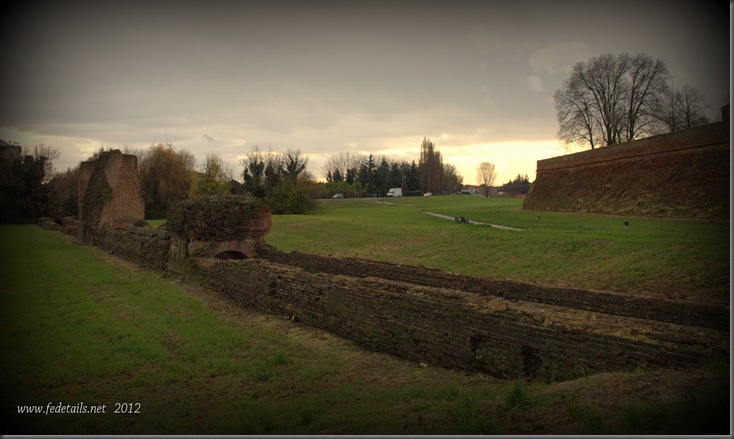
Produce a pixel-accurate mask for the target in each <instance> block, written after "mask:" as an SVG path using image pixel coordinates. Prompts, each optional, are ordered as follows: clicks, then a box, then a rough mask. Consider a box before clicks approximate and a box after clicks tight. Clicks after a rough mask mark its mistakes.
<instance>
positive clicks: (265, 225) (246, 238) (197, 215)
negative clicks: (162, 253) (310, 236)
mask: <svg viewBox="0 0 734 439" xmlns="http://www.w3.org/2000/svg"><path fill="white" fill-rule="evenodd" d="M167 216H168V218H167V222H166V228H167V229H168V231H169V232H170V234H171V244H170V248H169V259H168V269H169V270H173V271H177V272H184V271H185V267H186V265H185V263H186V259H188V258H191V257H219V258H227V259H244V258H253V257H255V256H256V254H257V247H258V246H259V245H261V244H263V243H264V242H265V235H266V234H267V233H268V231H269V230H270V225H271V219H270V206H268V204H267V203H266V202H265V201H263V200H261V199H259V198H255V197H250V196H244V195H227V196H208V197H201V198H196V199H192V200H185V201H181V202H179V203H176V204H175V205H173V206H172V207H171V209H170V210H169V211H168V215H167Z"/></svg>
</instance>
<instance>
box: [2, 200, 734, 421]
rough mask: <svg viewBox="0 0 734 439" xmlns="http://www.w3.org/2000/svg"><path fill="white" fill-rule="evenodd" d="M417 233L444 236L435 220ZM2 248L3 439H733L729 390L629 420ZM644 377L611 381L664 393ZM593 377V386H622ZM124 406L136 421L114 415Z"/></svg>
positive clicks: (119, 271)
mask: <svg viewBox="0 0 734 439" xmlns="http://www.w3.org/2000/svg"><path fill="white" fill-rule="evenodd" d="M373 208H375V206H373V205H365V204H357V205H355V210H356V209H373ZM389 208H393V209H398V208H399V207H396V206H390V207H389ZM378 209H381V208H378ZM366 211H367V210H365V212H366ZM325 212H327V211H325ZM335 212H339V211H338V210H337V211H335ZM385 212H389V211H388V210H386V211H385ZM321 215H322V216H318V215H317V216H313V217H306V218H305V220H304V221H302V222H303V223H305V224H308V223H309V221H311V220H313V219H318V218H321V219H322V220H323V219H324V215H325V213H322V214H321ZM337 216H338V215H337ZM347 217H349V215H347ZM296 219H297V218H295V217H287V218H286V217H283V218H278V219H277V220H276V222H280V221H281V220H287V221H292V220H296ZM414 220H415V221H416V223H417V224H423V226H422V227H426V229H430V222H431V221H432V220H430V218H427V217H425V218H424V216H421V215H417V216H415V219H414ZM335 221H336V222H338V220H337V219H335ZM444 226H446V227H449V228H450V227H453V226H454V224H451V223H448V222H447V224H445V225H444V224H441V226H440V227H444ZM457 227H458V226H457ZM434 228H435V225H434ZM457 230H459V229H457ZM466 230H468V229H466ZM477 230H479V229H477ZM0 243H1V244H2V246H1V249H2V252H1V253H0V278H1V279H2V280H3V283H2V290H1V291H2V294H1V295H0V321H1V322H2V355H0V369H1V370H2V371H3V374H2V380H1V384H0V413H1V414H2V418H3V423H4V425H3V427H4V429H3V433H4V434H21V433H25V434H71V435H79V434H125V435H134V434H176V435H181V434H365V433H367V434H479V433H484V434H492V433H512V432H517V431H526V430H527V429H530V431H534V430H533V429H535V428H539V427H536V425H541V426H542V425H550V426H551V428H555V430H553V431H555V432H561V433H573V432H576V433H583V432H598V431H602V432H605V431H606V432H616V433H625V432H639V431H643V432H647V433H656V432H657V433H660V432H663V433H664V432H671V431H672V432H682V433H697V432H708V431H714V432H718V431H721V425H722V424H721V422H722V419H724V420H725V419H727V416H728V410H726V408H727V406H726V404H725V403H722V401H724V402H725V401H726V399H727V398H728V385H727V386H717V387H716V388H715V389H718V391H715V392H713V393H711V392H709V391H708V390H705V391H704V390H701V389H706V388H705V387H703V386H699V385H696V386H695V387H693V390H690V391H687V392H689V393H690V395H692V396H685V397H684V395H689V393H685V394H681V393H680V392H681V390H677V391H675V392H674V393H673V394H680V395H681V396H679V397H678V398H679V399H677V400H675V399H674V400H673V401H672V402H665V403H656V402H654V401H655V400H654V399H653V400H650V401H648V402H647V403H645V404H644V405H640V404H639V401H637V399H636V394H637V392H638V391H639V390H637V389H636V388H635V390H633V392H634V393H632V395H631V401H637V403H635V404H632V405H624V407H625V410H626V411H625V412H624V413H622V414H623V415H624V416H622V414H620V413H621V412H618V411H617V410H607V411H600V410H599V409H598V406H595V405H594V404H592V403H591V402H588V401H586V400H585V399H584V397H583V393H580V392H579V390H574V391H573V392H569V391H568V390H565V387H560V388H559V389H558V390H557V391H555V390H554V389H553V387H552V386H553V385H547V384H526V383H522V382H520V381H518V382H506V381H500V380H495V379H492V378H488V377H485V376H482V375H479V374H465V373H461V372H457V371H450V370H445V369H439V368H434V367H422V366H421V365H417V364H414V363H411V362H406V361H401V360H398V359H396V358H394V357H390V356H387V355H382V354H377V353H370V352H365V351H362V350H360V349H358V348H357V347H356V346H355V345H354V344H352V343H349V342H347V341H344V340H342V339H339V338H337V337H334V336H331V335H330V334H328V333H325V332H323V331H317V330H313V329H310V328H307V327H302V326H300V325H297V324H294V323H291V322H290V321H287V320H283V319H281V318H278V317H268V316H265V315H263V314H259V313H255V312H251V311H246V310H239V309H238V308H236V307H234V306H232V305H231V304H230V303H229V302H227V301H224V300H222V299H221V298H219V297H218V296H217V295H216V294H215V293H213V292H207V291H205V290H202V289H200V288H195V287H193V286H189V285H186V284H183V283H181V281H180V280H177V279H176V278H173V277H171V276H170V275H169V274H167V273H164V272H161V271H152V270H143V269H140V268H138V267H136V266H133V265H132V264H128V263H123V262H121V261H120V260H118V259H116V258H114V257H113V256H109V255H107V254H106V253H105V252H104V251H102V250H101V249H99V248H96V247H90V246H84V245H80V244H76V243H74V242H73V241H72V240H71V239H70V238H68V237H66V236H64V235H62V234H60V233H55V232H50V231H45V230H41V229H39V228H37V227H36V226H2V227H0ZM721 369H724V370H725V369H726V366H724V367H723V368H721ZM643 373H644V374H645V375H640V374H643ZM696 373H697V374H699V375H700V376H702V377H707V376H709V375H707V374H708V372H704V371H701V372H696ZM719 373H721V372H719ZM640 374H637V375H635V374H623V375H617V376H614V375H613V376H612V378H613V377H616V378H614V379H615V380H620V379H621V380H622V382H630V383H637V382H650V383H651V384H650V386H657V385H660V384H655V383H656V382H655V381H650V380H651V378H650V377H652V376H654V375H649V374H648V373H647V372H640ZM701 374H703V375H701ZM721 376H723V377H724V378H726V377H728V371H726V373H724V374H723V375H721ZM645 377H647V378H645ZM594 378H595V380H596V381H591V380H590V381H589V382H588V383H589V384H588V385H587V386H594V387H596V386H599V385H604V383H605V382H607V381H609V380H610V379H612V378H608V377H604V376H599V377H598V378H597V377H594ZM707 379H708V381H707V382H709V383H710V382H711V379H710V378H707ZM713 379H714V381H713V382H714V383H718V382H719V380H721V379H722V378H720V377H719V375H716V376H715V377H714V378H713ZM657 380H658V381H657V382H661V383H663V385H670V384H676V385H677V384H679V383H682V382H683V381H682V380H679V379H670V378H666V376H662V377H659V378H657ZM615 383H616V381H615ZM579 384H580V385H581V389H583V388H584V387H583V386H584V385H585V384H584V383H583V382H580V383H579ZM606 385H607V386H609V387H611V390H610V391H615V390H616V389H618V388H619V387H620V386H618V385H617V384H614V385H613V386H612V385H610V384H609V383H607V384H606ZM547 390H552V392H550V393H549V392H547ZM589 392H590V394H591V395H593V394H594V392H593V391H591V390H590V391H589ZM691 392H692V393H691ZM701 392H704V393H701ZM711 395H713V396H711ZM607 398H609V394H608V393H606V392H605V393H604V399H605V400H606V399H607ZM691 398H693V399H691ZM615 400H617V401H625V399H623V398H616V399H615ZM117 403H120V404H122V403H128V404H130V405H128V406H127V407H128V408H130V407H132V408H133V409H134V410H135V411H137V412H138V413H132V414H131V413H125V414H123V413H114V410H115V408H116V404H117ZM102 405H104V406H105V409H106V411H105V413H96V414H91V413H87V414H82V413H51V414H27V413H22V414H21V413H18V410H19V406H38V407H40V408H41V410H44V409H45V408H46V407H48V406H53V407H58V406H64V407H65V406H70V407H82V406H83V407H87V408H89V407H90V406H102ZM559 406H560V412H559V411H558V410H559V409H558V407H559ZM594 407H597V408H594ZM722 410H723V413H724V414H723V415H722V413H721V412H722ZM681 412H683V413H685V414H687V415H690V414H691V413H693V415H692V416H681V415H680V413H681ZM517 416H521V417H525V418H526V419H532V423H530V422H527V423H526V422H523V423H518V422H517V421H516V417H517ZM559 416H560V417H561V420H560V421H559ZM671 416H672V417H674V418H675V420H676V421H678V423H676V424H671V419H672V418H671ZM610 417H611V418H610ZM712 419H713V420H714V421H715V422H713V423H712ZM681 420H683V421H684V422H683V424H680V421H681ZM556 424H557V425H556ZM553 425H555V427H553ZM671 425H675V427H674V428H672V429H671V427H670V426H671Z"/></svg>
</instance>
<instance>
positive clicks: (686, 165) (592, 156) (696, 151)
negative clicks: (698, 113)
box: [523, 121, 731, 220]
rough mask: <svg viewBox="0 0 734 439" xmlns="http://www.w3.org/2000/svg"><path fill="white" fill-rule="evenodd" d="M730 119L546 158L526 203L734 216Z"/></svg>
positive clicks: (640, 213) (550, 207)
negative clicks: (732, 213) (733, 209)
mask: <svg viewBox="0 0 734 439" xmlns="http://www.w3.org/2000/svg"><path fill="white" fill-rule="evenodd" d="M730 151H731V146H730V134H729V123H728V121H725V122H718V123H713V124H709V125H705V126H701V127H697V128H691V129H688V130H684V131H679V132H676V133H671V134H666V135H660V136H653V137H649V138H646V139H641V140H636V141H633V142H627V143H622V144H618V145H610V146H606V147H603V148H598V149H595V150H590V151H583V152H579V153H575V154H569V155H565V156H562V157H555V158H551V159H546V160H539V161H538V164H537V171H536V179H535V181H534V182H533V184H532V185H531V188H530V191H529V192H528V194H527V196H526V197H525V200H524V202H523V209H528V210H542V211H562V212H588V213H602V214H611V215H633V216H656V217H682V218H683V217H684V218H707V219H719V220H728V219H729V208H730V200H729V195H730V194H729V184H730V171H731V170H730Z"/></svg>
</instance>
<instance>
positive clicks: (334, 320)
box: [39, 160, 729, 380]
mask: <svg viewBox="0 0 734 439" xmlns="http://www.w3.org/2000/svg"><path fill="white" fill-rule="evenodd" d="M110 163H112V160H101V161H99V162H98V165H97V166H112V165H110ZM92 175H109V174H107V173H105V172H101V171H100V170H95V171H94V172H93V173H92ZM105 181H106V182H107V183H108V184H109V183H110V180H109V179H107V180H105ZM88 184H90V185H91V184H100V183H93V182H92V179H90V182H89V183H88ZM101 186H104V185H101ZM130 187H135V186H134V185H131V186H130ZM113 193H114V192H113ZM85 194H92V195H85V197H84V200H83V202H84V203H85V204H86V207H85V209H84V210H82V213H83V216H82V218H81V219H80V220H77V219H72V218H65V219H64V222H63V224H62V225H61V226H59V225H56V224H54V223H53V222H52V221H49V220H41V221H39V225H41V226H43V227H47V228H51V229H56V230H59V229H60V230H62V231H64V232H65V233H68V234H71V235H74V236H77V237H79V238H80V239H84V240H86V242H88V243H93V244H95V245H99V246H101V247H103V248H105V249H107V250H109V251H112V252H114V254H117V255H120V256H123V257H125V258H128V259H130V260H133V261H135V262H137V263H140V264H142V265H143V266H146V267H153V268H161V269H169V270H173V271H176V272H178V273H181V274H183V275H185V276H187V277H189V278H191V279H195V280H197V281H198V282H200V283H201V284H203V285H206V286H208V287H210V288H212V289H214V290H217V291H221V292H222V293H223V294H224V295H226V296H228V297H230V298H231V299H232V301H233V302H235V303H238V304H240V305H242V306H246V307H250V308H255V309H258V310H261V311H265V312H269V313H273V314H277V315H283V316H287V317H288V318H291V319H293V320H295V321H299V322H302V323H305V324H308V325H312V326H315V327H318V328H322V329H325V330H328V331H330V332H332V333H334V334H338V335H340V336H343V337H345V338H348V339H351V340H354V341H356V342H357V343H359V344H360V345H362V346H364V347H366V348H368V349H373V350H377V351H382V352H387V353H390V354H394V355H397V356H401V357H404V358H407V359H411V360H415V361H422V362H426V363H429V364H432V365H437V366H443V367H449V368H458V369H464V370H470V371H482V372H486V373H490V374H492V375H495V376H499V377H510V378H514V377H517V376H519V375H521V374H522V375H524V376H526V377H529V378H534V379H541V380H551V379H555V380H560V379H568V378H574V377H577V376H579V375H582V374H593V373H597V372H602V371H619V370H630V369H635V368H638V367H674V368H689V367H695V366H699V365H701V364H703V363H705V362H707V361H710V360H712V359H719V358H721V359H727V358H728V357H729V310H728V307H727V308H726V309H723V308H720V307H716V306H713V305H706V304H699V303H692V302H687V301H682V300H671V299H653V298H639V297H631V296H626V295H623V294H616V293H605V292H594V291H586V290H577V289H567V288H566V289H563V288H548V287H542V286H538V285H532V284H526V283H521V282H508V281H497V280H493V279H490V278H483V277H471V276H460V275H456V274H451V273H446V272H442V271H440V270H435V269H428V268H424V267H416V266H409V265H400V264H391V263H384V262H377V261H369V260H363V259H354V258H334V257H328V256H320V255H311V254H303V253H295V252H292V253H284V252H281V251H279V250H277V249H275V248H272V247H270V246H268V245H267V244H266V243H265V241H264V236H265V234H266V233H267V232H268V230H269V229H270V225H271V223H270V211H269V208H268V207H267V205H266V204H265V203H263V202H262V201H261V200H257V199H254V198H250V197H243V196H227V197H207V198H202V199H197V200H190V201H186V202H183V203H180V204H178V205H176V206H175V207H174V208H173V209H172V210H171V212H169V215H168V216H169V220H168V224H167V229H168V230H159V229H152V228H150V227H144V226H142V225H143V224H144V222H142V221H141V220H142V219H140V220H136V221H134V223H133V224H130V223H129V221H131V220H132V219H130V220H129V221H128V222H127V223H125V222H123V221H121V220H120V219H119V218H117V217H115V214H114V213H113V214H111V215H109V216H105V215H101V214H96V213H95V214H94V215H92V216H91V224H90V218H85V217H84V212H89V211H91V212H101V211H103V209H102V210H99V207H93V206H91V205H90V204H94V203H98V202H103V203H106V202H107V201H105V200H107V198H105V197H98V196H96V195H94V194H93V192H90V191H88V190H85ZM126 215H127V214H126V213H123V214H122V216H123V217H126ZM105 218H106V219H105ZM135 224H138V225H135Z"/></svg>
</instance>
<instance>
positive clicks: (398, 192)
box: [387, 187, 403, 197]
mask: <svg viewBox="0 0 734 439" xmlns="http://www.w3.org/2000/svg"><path fill="white" fill-rule="evenodd" d="M387 196H388V197H402V196H403V189H402V188H399V187H393V188H390V190H389V191H387Z"/></svg>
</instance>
